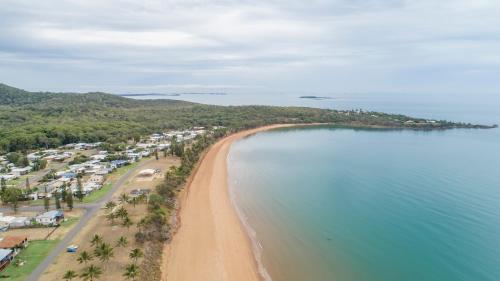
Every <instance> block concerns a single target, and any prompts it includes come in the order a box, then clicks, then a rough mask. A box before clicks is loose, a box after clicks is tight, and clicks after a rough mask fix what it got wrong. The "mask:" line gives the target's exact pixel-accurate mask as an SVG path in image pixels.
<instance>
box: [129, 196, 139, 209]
mask: <svg viewBox="0 0 500 281" xmlns="http://www.w3.org/2000/svg"><path fill="white" fill-rule="evenodd" d="M129 203H130V204H132V206H134V208H135V206H136V205H137V203H139V197H132V199H130V200H129Z"/></svg>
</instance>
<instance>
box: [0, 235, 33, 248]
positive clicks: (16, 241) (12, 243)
mask: <svg viewBox="0 0 500 281" xmlns="http://www.w3.org/2000/svg"><path fill="white" fill-rule="evenodd" d="M26 240H28V237H27V236H5V237H2V238H0V248H1V249H11V248H15V247H18V246H19V245H21V244H23V243H24V242H25V241H26Z"/></svg>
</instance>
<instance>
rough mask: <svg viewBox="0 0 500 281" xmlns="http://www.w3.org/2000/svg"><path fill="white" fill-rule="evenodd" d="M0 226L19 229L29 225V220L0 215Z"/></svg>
mask: <svg viewBox="0 0 500 281" xmlns="http://www.w3.org/2000/svg"><path fill="white" fill-rule="evenodd" d="M0 224H2V225H7V228H20V227H26V226H30V225H31V220H30V219H29V218H28V217H12V216H4V215H3V214H0Z"/></svg>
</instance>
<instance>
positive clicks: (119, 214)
mask: <svg viewBox="0 0 500 281" xmlns="http://www.w3.org/2000/svg"><path fill="white" fill-rule="evenodd" d="M115 213H116V216H117V217H119V218H122V219H124V218H125V217H128V211H127V209H125V208H124V207H123V206H121V207H120V208H118V210H116V212H115Z"/></svg>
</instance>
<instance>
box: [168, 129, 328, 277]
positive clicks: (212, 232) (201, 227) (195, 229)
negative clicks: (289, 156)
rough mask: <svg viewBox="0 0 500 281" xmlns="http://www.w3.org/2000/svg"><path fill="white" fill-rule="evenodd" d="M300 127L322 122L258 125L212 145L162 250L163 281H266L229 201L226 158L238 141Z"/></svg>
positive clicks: (182, 197) (183, 197)
mask: <svg viewBox="0 0 500 281" xmlns="http://www.w3.org/2000/svg"><path fill="white" fill-rule="evenodd" d="M302 125H305V126H308V125H319V124H278V125H269V126H264V127H259V128H256V129H250V130H246V131H242V132H237V133H234V134H232V135H229V136H227V137H225V138H223V139H222V140H219V141H218V142H217V143H215V144H214V145H212V147H210V149H209V150H208V151H207V152H206V153H205V155H204V156H203V158H202V159H201V161H200V163H199V166H198V167H197V168H196V170H195V171H194V173H193V175H192V178H191V179H190V181H189V182H188V183H187V185H186V187H185V188H184V189H183V191H182V192H181V194H180V195H179V203H180V209H179V211H178V214H177V215H178V227H177V229H176V230H174V235H173V238H172V240H171V242H170V243H168V244H166V245H165V247H164V252H163V255H164V258H163V261H162V266H161V270H162V280H169V281H172V280H173V281H176V280H179V281H191V280H192V281H198V280H206V281H220V280H228V281H232V280H238V281H263V280H265V273H263V272H262V268H261V266H260V265H259V264H258V262H257V257H256V254H257V253H255V251H254V246H253V241H252V239H251V237H250V233H249V232H248V229H247V226H245V224H244V222H243V221H242V218H241V217H240V216H239V214H238V210H237V207H236V206H235V205H234V204H233V199H232V198H231V194H230V190H229V185H228V175H227V158H228V154H229V150H230V147H231V145H232V144H233V143H234V142H235V141H238V140H239V139H242V138H245V137H248V136H250V135H253V134H256V133H258V132H262V131H267V130H272V129H277V128H285V127H294V126H302ZM266 279H267V278H266Z"/></svg>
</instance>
